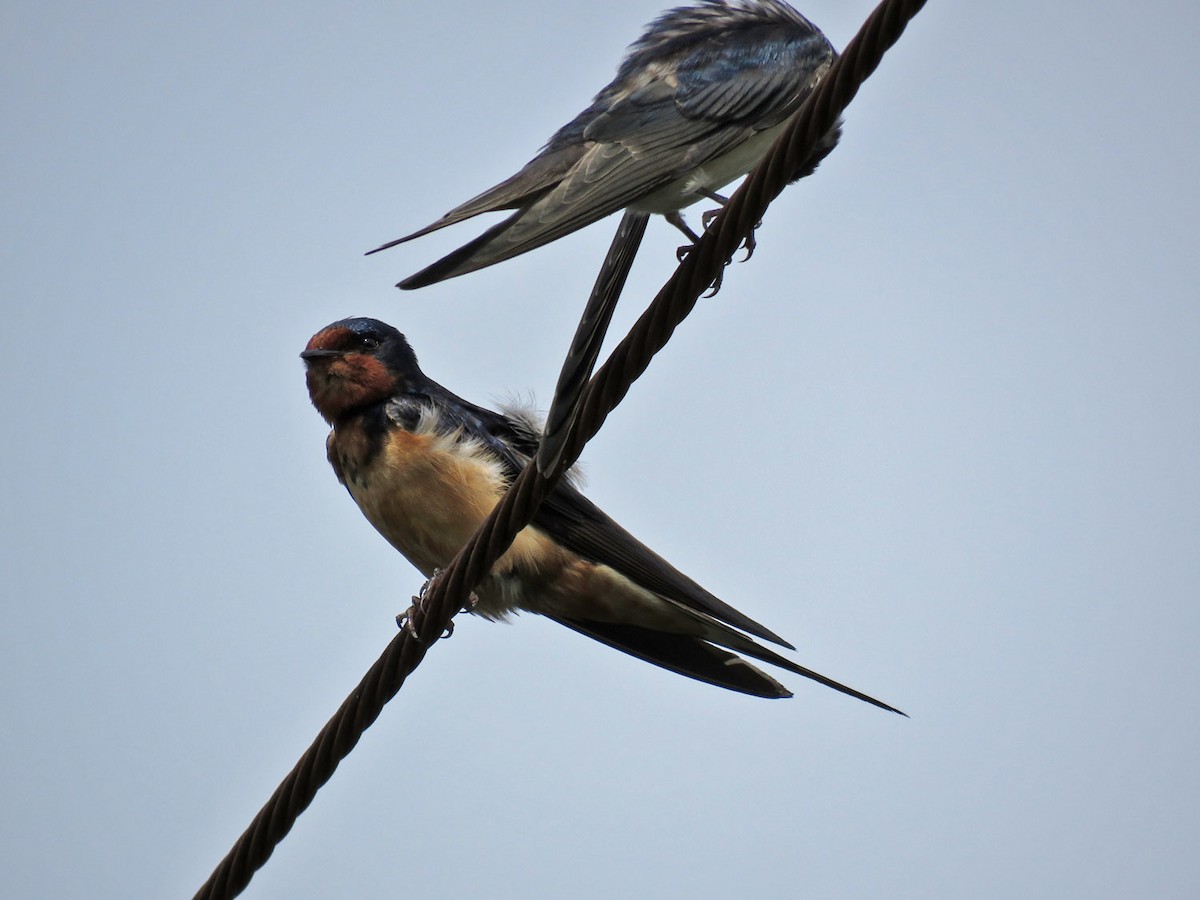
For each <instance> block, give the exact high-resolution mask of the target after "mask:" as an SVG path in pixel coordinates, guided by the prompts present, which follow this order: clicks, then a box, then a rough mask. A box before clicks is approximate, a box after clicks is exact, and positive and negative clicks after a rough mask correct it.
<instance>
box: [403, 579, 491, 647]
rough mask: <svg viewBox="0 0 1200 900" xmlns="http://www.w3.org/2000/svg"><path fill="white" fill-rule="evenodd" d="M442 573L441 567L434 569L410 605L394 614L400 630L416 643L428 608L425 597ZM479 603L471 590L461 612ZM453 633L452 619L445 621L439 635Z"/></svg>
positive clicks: (443, 635) (446, 636) (467, 610)
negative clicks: (442, 630) (444, 626)
mask: <svg viewBox="0 0 1200 900" xmlns="http://www.w3.org/2000/svg"><path fill="white" fill-rule="evenodd" d="M441 574H442V570H441V569H434V570H433V574H432V575H431V576H430V577H429V578H428V579H426V581H425V583H424V584H423V585H421V589H420V590H419V591H418V592H417V593H416V594H414V595H413V598H412V606H410V607H409V608H408V609H406V610H405V611H404V612H402V613H400V614H399V615H398V616H396V625H397V626H398V627H399V628H400V629H401V630H406V631H408V633H409V634H410V635H412V637H413V639H414V640H416V641H417V642H418V643H419V642H420V641H421V631H422V629H423V627H424V625H425V614H426V613H427V612H428V610H427V609H426V607H425V597H426V595H427V594H428V593H429V589H430V588H431V587H433V583H434V582H435V581H436V580H437V579H438V577H439V576H440V575H441ZM477 603H479V598H478V597H476V596H475V592H474V591H472V592H471V596H470V597H468V598H467V603H466V605H465V606H464V607H463V609H462V611H463V612H473V611H474V609H475V605H476V604H477ZM452 634H454V620H453V619H451V620H450V621H449V622H448V623H446V630H445V631H444V632H443V633H442V634H441V635H440V637H441V638H443V639H444V638H448V637H450V636H451V635H452Z"/></svg>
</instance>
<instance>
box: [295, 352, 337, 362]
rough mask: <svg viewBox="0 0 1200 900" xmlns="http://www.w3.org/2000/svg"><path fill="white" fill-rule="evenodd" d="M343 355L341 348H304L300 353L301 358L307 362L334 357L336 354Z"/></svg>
mask: <svg viewBox="0 0 1200 900" xmlns="http://www.w3.org/2000/svg"><path fill="white" fill-rule="evenodd" d="M342 355H343V353H342V351H341V350H304V351H302V352H301V353H300V358H301V359H302V360H304V361H305V362H306V363H307V362H313V361H314V360H318V359H333V358H334V357H335V356H342Z"/></svg>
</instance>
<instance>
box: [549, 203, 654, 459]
mask: <svg viewBox="0 0 1200 900" xmlns="http://www.w3.org/2000/svg"><path fill="white" fill-rule="evenodd" d="M649 220H650V214H649V213H642V212H634V211H633V210H631V209H627V210H625V214H624V215H623V216H622V217H621V224H620V225H618V226H617V233H616V235H615V236H614V237H613V241H612V245H611V246H610V247H609V248H608V254H607V255H606V256H605V257H604V263H603V264H602V265H601V266H600V274H599V275H597V276H596V284H595V286H594V287H593V288H592V293H591V295H590V296H589V297H588V302H587V306H586V307H584V310H583V316H582V317H581V318H580V320H579V327H578V329H577V330H576V331H575V338H574V340H573V341H572V342H571V349H570V350H569V351H568V353H567V358H566V361H565V362H564V363H563V367H562V371H561V372H560V373H559V376H558V386H557V387H556V388H555V390H554V399H553V400H552V401H551V403H550V411H549V412H548V413H546V424H545V427H544V428H543V429H542V439H541V442H540V443H539V445H538V454H537V465H538V471H539V472H541V473H542V474H543V475H544V474H546V473H547V472H549V471H550V470H551V469H553V468H554V466H556V465H557V464H558V460H559V457H560V456H561V455H562V452H563V450H564V449H566V448H565V446H564V444H563V440H564V439H565V438H566V436H567V432H568V431H569V428H570V425H571V422H572V421H574V419H575V416H576V414H577V413H578V412H579V398H580V396H581V395H582V394H583V389H584V388H585V387H587V383H588V380H589V379H590V378H591V377H592V369H593V368H595V365H596V359H597V358H598V357H599V356H600V347H601V345H603V343H604V336H605V334H607V333H608V323H609V321H610V320H611V319H612V314H613V311H614V310H616V308H617V300H618V299H620V297H621V291H622V290H623V289H624V287H625V279H626V278H627V277H628V276H629V270H630V268H631V267H632V266H633V260H634V257H635V256H637V252H638V247H640V246H641V244H642V236H643V235H644V234H645V233H646V223H647V222H648V221H649Z"/></svg>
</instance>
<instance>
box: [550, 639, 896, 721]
mask: <svg viewBox="0 0 1200 900" xmlns="http://www.w3.org/2000/svg"><path fill="white" fill-rule="evenodd" d="M550 618H552V619H554V621H556V622H559V623H560V624H562V625H566V626H567V627H568V628H571V629H573V630H575V631H578V632H579V633H580V634H586V635H587V636H588V637H590V638H594V639H596V640H598V641H600V642H602V643H605V644H608V645H609V646H610V647H615V648H616V649H617V650H621V651H624V652H625V653H628V654H630V655H631V656H636V657H638V658H639V659H644V660H646V662H651V663H654V664H655V665H656V666H662V667H663V668H664V669H670V670H671V671H672V672H678V673H679V674H680V675H686V676H688V677H689V678H695V679H697V680H698V681H706V682H708V683H709V684H715V685H717V686H718V687H724V688H729V690H731V691H741V692H742V693H743V694H753V695H754V696H756V697H790V696H792V693H791V691H789V690H788V689H787V688H785V687H784V686H783V685H781V684H780V683H779V682H777V681H776V680H775V679H774V678H771V677H770V676H769V675H767V674H765V673H764V672H762V671H760V670H759V669H757V668H755V667H754V666H752V665H751V664H750V663H748V662H746V661H745V660H744V659H742V658H741V657H739V656H736V655H735V654H733V653H730V652H728V651H726V650H723V649H721V648H719V647H715V646H713V645H712V644H710V643H708V642H707V641H705V640H703V639H701V638H698V637H690V636H688V635H682V634H672V633H670V632H663V631H652V630H650V629H647V628H639V627H638V626H636V625H614V624H610V623H608V622H592V621H585V620H582V619H565V618H560V617H558V616H550ZM713 624H717V627H719V628H721V629H722V630H724V631H728V633H729V635H731V636H736V637H737V638H739V640H737V641H736V645H735V646H736V649H737V651H738V653H744V654H745V655H746V656H749V657H751V658H753V659H757V660H759V661H761V662H765V663H770V664H771V665H773V666H779V668H781V669H786V670H787V671H789V672H795V673H796V674H797V675H803V676H804V677H805V678H810V679H812V680H813V681H815V682H817V683H818V684H823V685H825V686H826V687H829V688H833V689H834V690H835V691H840V692H841V693H843V694H846V695H847V696H850V697H854V698H855V699H857V700H862V701H863V702H864V703H870V704H871V705H872V706H878V707H879V708H880V709H885V710H887V711H888V712H894V713H896V714H897V715H901V716H904V717H905V718H908V713H905V712H902V711H901V710H898V709H896V708H895V707H894V706H889V705H888V704H886V703H884V702H883V701H882V700H876V699H875V698H874V697H872V696H870V695H869V694H864V693H863V692H862V691H856V690H855V689H854V688H852V687H847V686H846V685H844V684H842V683H841V682H838V681H834V680H833V679H832V678H827V677H826V676H824V675H822V674H821V673H820V672H814V671H813V670H812V669H809V668H806V667H804V666H801V665H798V664H796V663H794V662H792V661H791V660H790V659H785V658H784V657H782V656H780V655H779V654H778V653H775V652H774V651H772V650H768V649H767V648H766V647H760V646H759V645H758V644H756V643H754V642H753V641H751V640H750V639H749V638H748V637H746V636H745V635H742V634H738V633H737V632H735V631H732V630H730V629H726V628H725V627H724V626H722V625H719V624H718V623H713Z"/></svg>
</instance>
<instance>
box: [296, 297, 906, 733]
mask: <svg viewBox="0 0 1200 900" xmlns="http://www.w3.org/2000/svg"><path fill="white" fill-rule="evenodd" d="M300 356H301V358H302V359H303V360H304V363H305V366H306V368H307V382H308V391H309V396H310V397H311V398H312V402H313V405H314V406H315V407H316V408H317V411H318V412H319V413H320V414H321V415H322V417H324V419H325V420H326V421H327V422H328V423H329V424H330V425H331V426H332V427H333V430H332V431H331V432H330V434H329V438H328V441H327V442H326V450H327V452H328V456H329V461H330V463H331V464H332V465H333V468H334V471H335V472H336V473H337V477H338V480H339V481H341V482H342V484H344V485H345V486H346V488H347V489H348V490H349V492H350V496H351V497H353V498H354V501H355V502H356V503H357V504H358V506H359V508H360V509H361V510H362V512H363V515H365V516H366V517H367V520H368V521H369V522H370V523H371V524H372V525H373V526H375V528H376V530H377V531H379V533H380V534H382V535H383V536H384V537H385V538H386V539H387V540H388V542H389V543H391V544H392V546H393V547H395V548H396V549H397V550H399V551H400V552H401V553H402V554H404V556H405V557H407V558H408V560H409V561H410V562H411V563H412V564H413V565H414V566H416V567H417V569H419V570H420V571H421V572H422V573H424V574H425V575H426V576H427V577H428V576H431V575H432V574H433V572H434V570H435V569H437V568H440V567H443V566H446V565H447V564H448V563H449V562H450V560H451V559H452V558H453V557H454V555H455V554H456V553H457V552H458V550H459V549H461V547H462V546H463V545H464V544H465V543H466V542H467V540H468V539H469V538H470V536H471V534H472V533H473V532H474V531H475V529H476V528H477V527H478V526H479V524H480V523H481V522H482V521H483V519H484V518H485V517H486V516H487V514H488V513H489V512H491V510H492V507H493V506H495V504H496V503H497V501H498V500H499V498H500V496H501V495H502V493H503V492H504V490H505V489H506V488H507V486H508V485H509V484H510V483H511V482H512V480H513V479H514V478H515V477H516V475H517V473H518V472H519V470H520V469H521V468H523V467H524V466H525V464H526V462H527V461H528V459H529V458H530V456H531V455H532V454H534V453H536V452H537V440H538V427H537V424H536V423H535V422H533V421H531V420H530V418H528V417H527V416H524V415H520V414H514V413H511V412H510V413H498V412H493V411H491V410H488V409H484V408H482V407H479V406H475V405H474V404H472V403H468V402H467V401H466V400H463V399H462V398H461V397H457V396H455V395H454V394H452V393H451V392H450V391H448V390H446V389H445V388H444V387H442V386H441V385H440V384H438V383H437V382H435V381H433V380H431V379H430V378H428V377H427V376H426V375H425V374H424V373H423V372H422V371H421V369H420V368H419V367H418V365H417V358H416V356H415V354H414V353H413V351H412V348H411V347H410V346H409V344H408V341H407V340H405V338H404V335H402V334H401V333H400V332H399V331H397V330H396V329H395V328H392V327H391V326H390V325H386V324H384V323H383V322H380V321H377V320H375V319H358V318H356V319H343V320H342V321H340V322H334V323H333V324H332V325H329V326H328V327H326V328H324V329H322V330H321V331H319V332H317V334H316V335H314V336H313V338H312V339H311V340H310V341H309V342H308V346H307V347H306V348H305V350H304V352H303V353H301V354H300ZM475 595H476V598H477V600H476V603H475V605H474V606H473V608H472V612H474V613H477V614H479V615H482V616H485V617H487V618H490V619H501V618H504V617H505V616H507V615H508V614H510V613H513V612H516V611H519V610H525V611H528V612H533V613H539V614H541V615H544V616H548V617H549V618H551V619H553V620H555V621H556V622H560V623H561V624H563V625H566V626H567V627H568V628H572V629H574V630H575V631H579V632H581V633H583V634H586V635H588V636H589V637H592V638H595V639H596V640H598V641H601V642H603V643H605V644H609V645H610V646H613V647H615V648H617V649H618V650H623V651H624V652H626V653H629V654H631V655H633V656H636V657H639V658H641V659H644V660H646V661H648V662H652V663H654V664H656V665H659V666H662V667H663V668H666V669H670V670H671V671H673V672H678V673H680V674H682V675H687V676H688V677H690V678H695V679H698V680H700V681H706V682H709V683H711V684H715V685H719V686H721V687H724V688H729V689H730V690H734V691H741V692H743V693H747V694H754V695H756V696H759V697H789V696H791V694H790V692H789V691H788V690H787V688H785V687H784V686H783V685H781V684H780V683H779V682H777V681H776V680H775V679H774V678H771V677H770V676H769V675H767V674H765V673H764V672H762V671H760V670H759V669H758V668H756V667H755V666H753V665H751V664H750V663H748V662H746V661H745V660H743V659H741V658H740V657H739V656H737V655H735V654H743V655H745V656H749V657H751V658H753V659H757V660H762V661H763V662H767V663H770V664H771V665H774V666H779V667H780V668H783V669H787V670H788V671H790V672H795V673H797V674H799V675H804V676H805V677H807V678H811V679H813V680H814V681H818V682H820V683H821V684H824V685H827V686H829V687H831V688H834V689H836V690H839V691H842V692H843V693H846V694H849V695H850V696H852V697H857V698H859V699H860V700H865V701H866V702H868V703H872V704H874V705H876V706H879V707H882V708H883V709H887V710H891V711H892V712H898V710H895V709H893V708H892V707H891V706H888V705H887V704H886V703H882V702H880V701H879V700H875V699H874V698H872V697H868V696H867V695H866V694H863V693H861V692H859V691H856V690H854V689H853V688H849V687H846V686H845V685H841V684H838V683H837V682H836V681H832V680H831V679H829V678H826V677H825V676H824V675H819V674H817V673H816V672H813V671H812V670H810V669H806V668H804V667H803V666H800V665H797V664H796V663H793V662H791V661H790V660H788V659H785V658H784V657H782V656H780V655H779V654H777V653H775V652H774V651H772V650H769V649H767V648H766V647H763V646H761V645H760V644H758V643H756V642H755V641H754V640H752V639H751V638H750V637H748V636H747V635H753V636H754V637H757V638H761V639H762V640H765V641H770V642H772V643H775V644H779V645H781V646H783V647H787V648H788V649H794V648H793V647H792V645H791V644H788V643H787V642H786V641H784V640H783V639H782V638H780V637H779V636H778V635H776V634H774V633H773V632H771V631H769V630H768V629H766V628H765V627H763V626H762V625H759V624H758V623H757V622H755V621H754V620H752V619H750V618H749V617H748V616H746V615H743V614H742V613H740V612H738V611H737V610H736V609H734V608H733V607H732V606H730V605H728V604H727V603H724V602H722V601H721V600H719V599H717V598H716V597H714V596H713V595H712V594H710V593H709V592H708V591H706V590H704V588H702V587H700V585H698V584H696V583H695V582H694V581H692V580H691V579H690V578H688V577H687V576H686V575H684V574H683V573H681V572H679V571H678V570H676V569H675V568H673V567H672V566H671V565H670V564H669V563H668V562H667V561H666V560H664V559H662V558H661V557H660V556H658V555H657V554H655V553H654V552H653V551H651V550H650V549H649V548H647V547H646V546H645V545H643V544H642V543H640V542H639V541H638V540H637V539H636V538H634V537H633V536H632V535H631V534H629V532H627V531H625V530H624V529H623V528H621V526H620V525H618V524H617V523H616V522H614V521H613V520H612V519H610V518H609V517H608V516H606V515H605V514H604V513H603V512H602V511H601V510H600V509H598V508H597V507H596V506H595V505H594V504H592V503H591V502H589V501H588V500H587V499H586V498H584V496H583V495H582V494H581V493H580V492H579V491H578V490H577V489H576V488H575V487H574V486H572V485H571V484H569V483H567V482H566V481H563V482H559V485H558V487H557V488H556V489H555V490H554V491H553V492H552V493H551V494H550V496H549V497H548V498H547V499H546V501H545V502H544V503H543V505H542V507H541V508H540V510H539V511H538V514H537V516H536V517H535V518H534V520H533V522H532V524H530V525H529V526H527V527H526V528H525V529H524V530H523V531H522V532H521V533H520V534H519V535H518V536H517V539H516V541H515V542H514V543H513V545H512V547H510V548H509V550H508V551H507V552H506V553H505V554H504V555H503V556H502V557H501V558H500V559H499V561H498V562H496V564H495V565H494V566H493V568H492V570H491V573H490V574H489V575H488V576H487V577H486V578H485V579H484V581H483V582H482V583H481V584H480V585H479V586H478V587H476V589H475ZM743 632H745V633H743ZM729 651H734V652H732V653H731V652H729Z"/></svg>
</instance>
